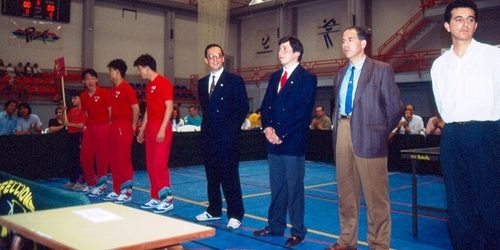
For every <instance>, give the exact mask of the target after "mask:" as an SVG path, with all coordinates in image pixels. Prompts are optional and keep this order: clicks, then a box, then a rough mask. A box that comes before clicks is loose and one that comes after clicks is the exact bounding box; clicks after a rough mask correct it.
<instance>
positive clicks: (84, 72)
mask: <svg viewBox="0 0 500 250" xmlns="http://www.w3.org/2000/svg"><path fill="white" fill-rule="evenodd" d="M87 74H89V75H91V76H93V77H95V78H99V77H98V76H97V72H95V70H94V69H85V70H83V71H82V74H81V76H82V79H85V75H87Z"/></svg>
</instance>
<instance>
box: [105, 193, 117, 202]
mask: <svg viewBox="0 0 500 250" xmlns="http://www.w3.org/2000/svg"><path fill="white" fill-rule="evenodd" d="M117 198H118V194H116V193H115V192H111V193H109V194H108V195H107V196H106V197H104V198H103V200H105V201H114V200H116V199H117Z"/></svg>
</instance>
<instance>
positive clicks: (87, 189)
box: [80, 186, 95, 194]
mask: <svg viewBox="0 0 500 250" xmlns="http://www.w3.org/2000/svg"><path fill="white" fill-rule="evenodd" d="M94 188H95V187H89V186H85V187H84V188H83V189H82V191H80V193H82V194H88V193H90V191H91V190H92V189H94Z"/></svg>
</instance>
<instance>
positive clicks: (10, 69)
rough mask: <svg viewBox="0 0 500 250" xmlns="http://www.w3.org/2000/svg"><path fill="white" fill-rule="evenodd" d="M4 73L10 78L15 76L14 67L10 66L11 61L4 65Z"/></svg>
mask: <svg viewBox="0 0 500 250" xmlns="http://www.w3.org/2000/svg"><path fill="white" fill-rule="evenodd" d="M5 73H6V74H7V75H8V76H10V78H12V79H14V77H16V69H15V68H14V66H12V63H9V64H7V67H5Z"/></svg>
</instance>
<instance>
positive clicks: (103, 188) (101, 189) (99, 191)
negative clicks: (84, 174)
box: [89, 185, 108, 197]
mask: <svg viewBox="0 0 500 250" xmlns="http://www.w3.org/2000/svg"><path fill="white" fill-rule="evenodd" d="M106 189H108V186H106V185H101V186H99V187H95V188H92V190H90V193H89V196H90V197H97V196H100V195H103V194H104V193H105V192H106Z"/></svg>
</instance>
